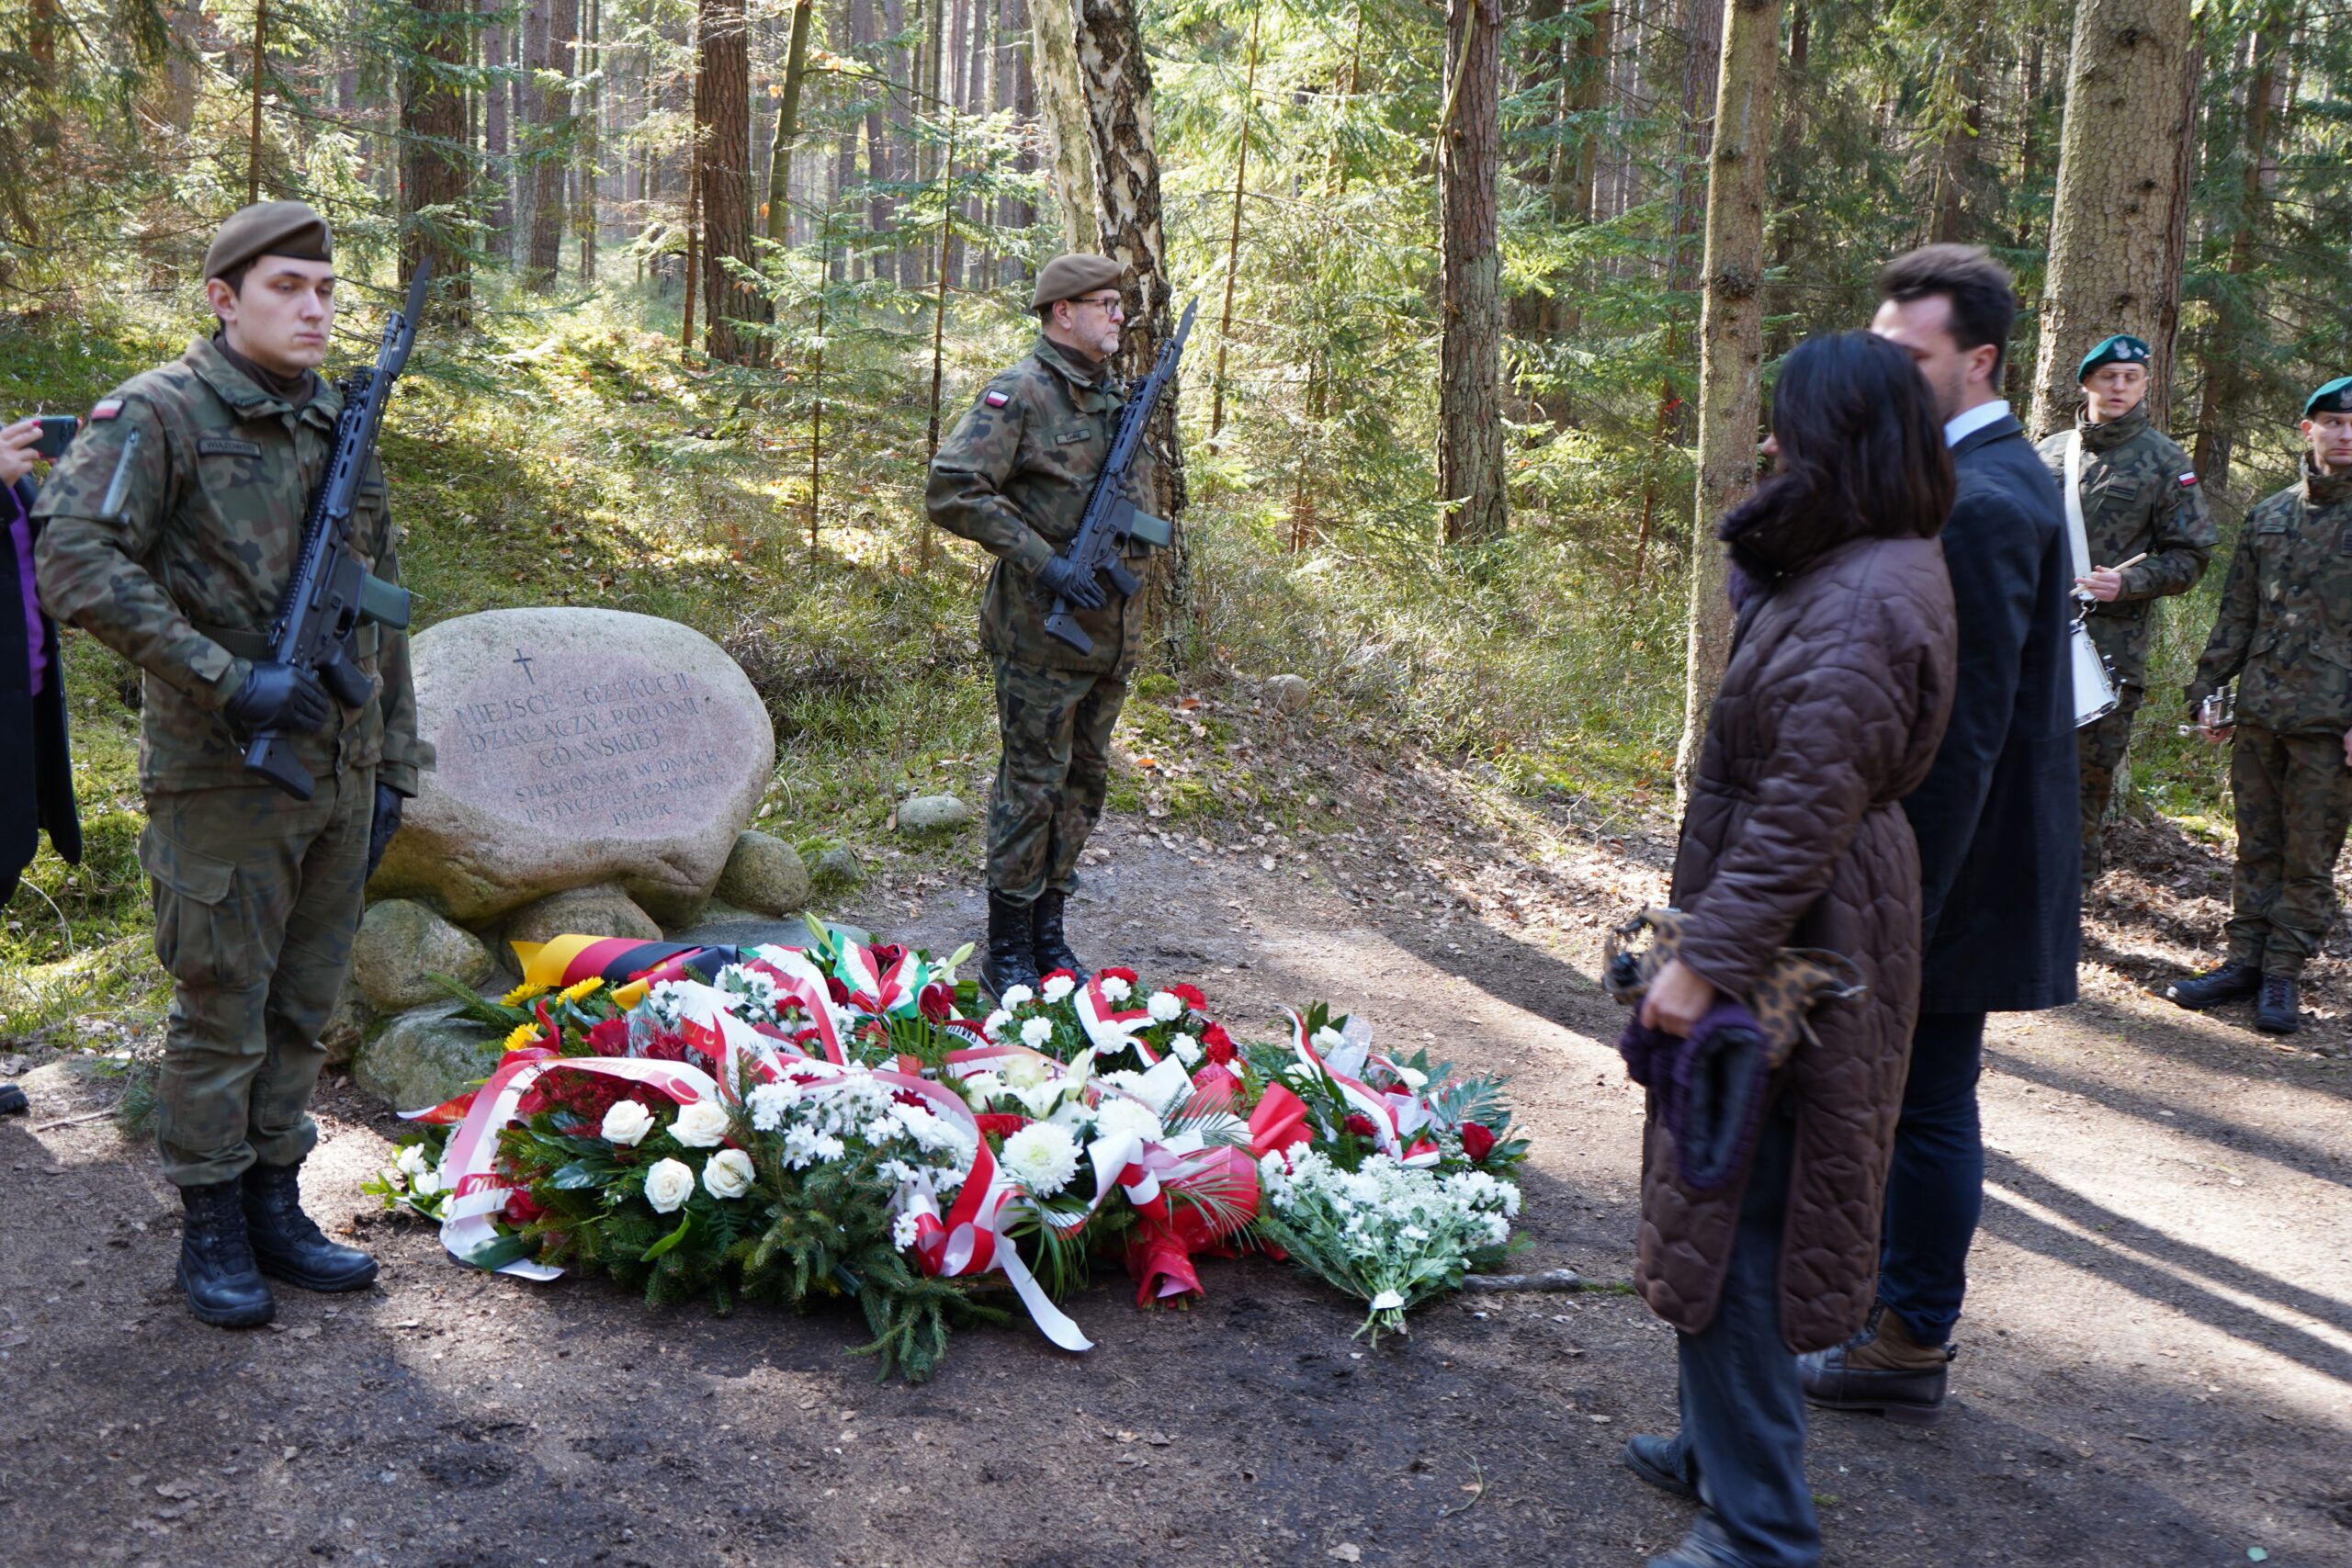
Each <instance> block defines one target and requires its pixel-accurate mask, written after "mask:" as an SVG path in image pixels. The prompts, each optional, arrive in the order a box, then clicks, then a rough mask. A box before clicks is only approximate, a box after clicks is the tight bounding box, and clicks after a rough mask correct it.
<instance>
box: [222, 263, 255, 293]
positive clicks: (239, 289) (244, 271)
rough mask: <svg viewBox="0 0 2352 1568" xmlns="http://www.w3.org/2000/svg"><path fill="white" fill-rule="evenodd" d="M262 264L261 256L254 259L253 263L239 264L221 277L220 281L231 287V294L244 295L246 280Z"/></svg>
mask: <svg viewBox="0 0 2352 1568" xmlns="http://www.w3.org/2000/svg"><path fill="white" fill-rule="evenodd" d="M260 263H261V257H259V256H255V257H254V259H253V260H252V261H242V262H239V263H238V264H237V265H234V266H232V267H231V268H230V269H229V270H228V271H226V272H224V273H222V274H221V275H220V281H221V282H223V283H225V284H227V285H228V286H229V292H230V293H232V294H243V292H244V291H245V279H246V278H247V277H248V276H252V273H253V270H254V267H255V266H257V265H260Z"/></svg>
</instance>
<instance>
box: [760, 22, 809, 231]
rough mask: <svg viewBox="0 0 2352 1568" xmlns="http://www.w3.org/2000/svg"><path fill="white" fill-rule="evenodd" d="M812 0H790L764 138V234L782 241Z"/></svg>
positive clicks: (786, 226)
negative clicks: (769, 131)
mask: <svg viewBox="0 0 2352 1568" xmlns="http://www.w3.org/2000/svg"><path fill="white" fill-rule="evenodd" d="M816 15H817V6H816V3H815V0H793V5H792V39H791V41H790V42H789V43H787V44H786V46H785V51H784V90H783V92H782V94H781V95H780V96H778V97H777V99H776V104H775V136H774V137H772V138H771V139H770V140H769V141H768V221H767V237H768V239H769V240H770V241H772V242H773V243H776V244H779V245H781V244H784V243H786V240H787V238H788V236H789V234H790V227H789V225H790V224H791V221H792V154H793V152H794V151H795V149H796V148H797V145H798V143H799V139H800V89H801V82H802V79H803V78H804V77H806V76H807V74H808V71H809V30H810V28H812V27H813V26H814V24H815V22H816Z"/></svg>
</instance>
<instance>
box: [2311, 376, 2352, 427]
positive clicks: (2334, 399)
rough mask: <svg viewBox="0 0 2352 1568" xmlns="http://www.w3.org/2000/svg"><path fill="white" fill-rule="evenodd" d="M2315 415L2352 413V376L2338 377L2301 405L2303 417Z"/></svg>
mask: <svg viewBox="0 0 2352 1568" xmlns="http://www.w3.org/2000/svg"><path fill="white" fill-rule="evenodd" d="M2315 413H2352V376H2338V377H2337V378H2335V380H2333V381H2330V382H2329V383H2328V384H2327V385H2326V386H2324V387H2322V388H2321V389H2319V390H2318V391H2316V392H2313V393H2312V395H2311V396H2310V397H2309V398H2308V399H2306V400H2304V403H2303V417H2304V418H2305V419H2309V418H2311V416H2312V415H2313V414H2315Z"/></svg>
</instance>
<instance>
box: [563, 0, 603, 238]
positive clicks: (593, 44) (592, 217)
mask: <svg viewBox="0 0 2352 1568" xmlns="http://www.w3.org/2000/svg"><path fill="white" fill-rule="evenodd" d="M580 4H581V17H580V24H581V25H580V48H579V50H578V51H577V52H576V54H575V56H574V59H573V63H572V67H571V70H572V74H573V75H574V76H575V77H582V78H585V77H590V76H593V75H594V74H595V72H596V68H597V63H598V60H597V53H598V51H597V43H598V38H599V34H600V33H601V31H602V29H603V26H604V4H603V0H580ZM602 92H603V88H602V87H601V86H594V85H592V86H586V87H582V88H581V89H580V90H579V91H578V92H576V93H574V94H573V95H572V100H571V118H572V124H573V126H574V127H575V128H576V132H577V134H576V139H575V141H574V142H573V156H572V168H573V172H574V175H575V178H574V180H573V192H574V195H575V196H576V197H577V201H576V203H575V205H574V206H573V208H572V222H571V231H572V234H573V237H574V241H575V243H577V245H578V247H579V263H580V281H581V282H582V283H594V282H595V281H596V160H597V157H598V154H599V151H600V145H601V144H600V141H599V138H598V136H597V134H596V133H597V129H598V128H597V117H598V116H599V115H600V114H601V113H602V112H603V107H602V105H601V102H600V95H601V94H602Z"/></svg>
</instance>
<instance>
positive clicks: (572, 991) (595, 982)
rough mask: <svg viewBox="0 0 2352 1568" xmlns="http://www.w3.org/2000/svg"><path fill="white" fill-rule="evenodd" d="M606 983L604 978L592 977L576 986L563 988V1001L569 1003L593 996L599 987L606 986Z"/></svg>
mask: <svg viewBox="0 0 2352 1568" xmlns="http://www.w3.org/2000/svg"><path fill="white" fill-rule="evenodd" d="M604 983H605V982H604V980H603V978H602V977H600V976H594V975H592V976H589V977H588V978H587V979H585V980H582V981H581V982H580V984H578V985H576V986H566V987H564V988H563V997H562V999H563V1000H565V1001H567V1002H576V1001H579V1000H580V999H581V998H583V997H588V996H593V995H594V993H595V991H596V989H597V987H601V986H602V985H604Z"/></svg>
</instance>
